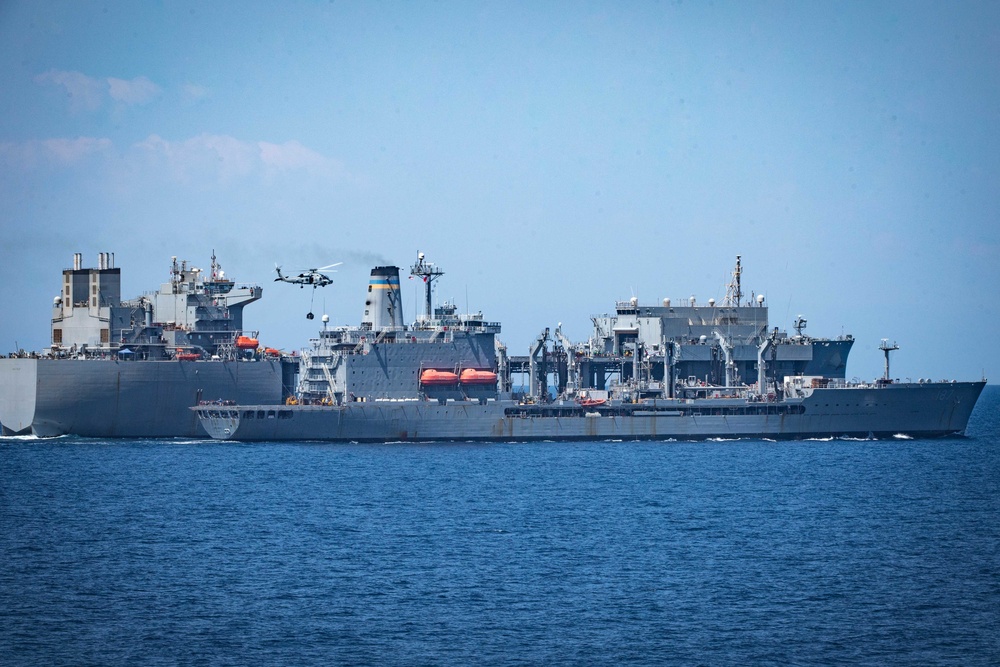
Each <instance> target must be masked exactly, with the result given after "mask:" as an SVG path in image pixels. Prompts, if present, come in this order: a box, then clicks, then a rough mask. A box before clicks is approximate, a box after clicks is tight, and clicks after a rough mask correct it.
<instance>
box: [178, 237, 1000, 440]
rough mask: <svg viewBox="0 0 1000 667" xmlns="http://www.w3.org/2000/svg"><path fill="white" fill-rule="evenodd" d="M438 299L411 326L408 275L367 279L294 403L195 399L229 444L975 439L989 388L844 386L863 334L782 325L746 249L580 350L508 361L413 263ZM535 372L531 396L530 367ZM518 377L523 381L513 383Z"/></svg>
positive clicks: (552, 338) (330, 331) (554, 340)
mask: <svg viewBox="0 0 1000 667" xmlns="http://www.w3.org/2000/svg"><path fill="white" fill-rule="evenodd" d="M410 273H411V275H413V276H415V277H418V278H420V279H422V280H423V281H424V283H425V285H426V308H425V312H424V313H423V315H422V316H419V317H417V318H416V321H415V322H413V323H412V324H409V325H405V324H404V323H403V321H402V307H401V299H400V289H399V268H398V267H395V266H380V267H376V268H375V269H373V270H372V272H371V278H370V281H369V284H368V289H367V294H366V298H365V302H364V316H363V318H362V322H361V324H360V325H358V326H340V327H330V326H329V321H328V318H327V317H326V316H324V317H323V328H322V330H321V331H320V332H319V336H318V337H317V338H315V339H313V340H312V341H311V344H310V346H309V347H308V348H307V349H305V350H303V351H302V354H301V366H300V369H299V370H300V372H299V376H298V385H297V388H296V391H295V394H294V396H289V397H287V398H286V400H285V404H284V405H273V404H254V403H252V402H247V401H243V402H239V401H236V402H234V401H229V400H223V401H206V402H204V403H202V404H200V405H198V406H196V407H194V408H192V412H193V413H195V414H197V416H198V418H199V419H200V421H201V423H202V425H203V427H204V428H205V430H206V432H207V433H208V434H209V435H210V436H211V437H213V438H217V439H223V440H242V441H251V440H325V441H357V442H366V441H371V442H393V441H430V440H488V441H493V440H509V441H530V440H574V439H629V440H632V439H651V440H652V439H658V440H667V439H707V438H739V437H765V438H775V439H778V438H785V439H788V438H809V437H821V438H826V437H854V438H872V437H875V438H886V437H937V436H948V435H955V434H963V433H964V431H965V428H966V425H967V423H968V420H969V416H970V414H971V412H972V409H973V407H974V406H975V404H976V401H977V399H978V397H979V395H980V393H981V392H982V389H983V387H984V385H985V380H984V381H978V382H922V381H921V382H916V383H912V382H905V383H901V382H898V381H893V380H891V379H890V374H889V353H890V351H891V350H892V349H895V345H893V346H889V345H886V344H884V345H883V349H884V350H885V355H886V372H885V375H884V377H883V378H881V379H879V380H876V381H873V382H867V383H863V382H853V381H852V382H848V381H847V380H846V368H847V358H848V355H849V353H850V350H851V346H852V345H853V342H854V341H853V338H852V337H850V336H842V337H840V338H837V339H825V338H813V337H811V336H808V335H806V334H805V333H804V330H805V324H806V323H805V320H804V319H803V318H802V317H799V318H798V319H797V320H796V323H795V327H794V329H795V334H793V335H789V334H787V333H785V332H782V331H779V330H778V329H777V328H771V327H770V324H769V321H768V310H767V306H766V304H765V302H764V298H763V297H762V296H756V297H755V296H753V295H752V294H751V296H750V297H749V298H744V294H743V291H742V287H741V273H742V268H741V265H740V259H739V258H737V264H736V269H735V271H734V272H733V280H732V282H731V284H730V285H729V288H728V292H727V296H726V298H725V299H724V300H723V301H722V302H721V303H716V302H715V301H714V300H709V301H708V303H703V304H700V303H698V302H697V301H696V300H695V299H694V297H692V298H691V299H689V300H687V301H686V302H685V303H684V304H683V305H674V304H673V303H671V301H670V300H664V301H663V302H662V303H661V304H657V305H653V306H642V305H640V304H639V303H638V301H637V300H636V299H631V300H629V301H625V302H620V303H618V304H616V309H615V312H614V314H608V315H600V316H595V317H592V318H591V319H592V322H593V332H592V334H591V336H590V338H589V339H588V340H587V341H586V342H583V343H573V342H571V341H570V340H568V338H567V337H566V336H565V335H564V334H563V333H562V327H561V325H560V326H557V327H556V328H555V329H554V330H550V329H545V330H543V331H542V332H541V333H540V334H539V336H538V337H537V339H536V340H535V341H534V342H533V343H532V344H531V346H530V348H529V350H528V352H529V354H528V355H526V356H523V357H519V356H508V354H507V350H506V347H505V346H504V345H503V344H502V343H501V342H500V341H499V339H498V338H497V335H498V334H499V333H500V324H499V323H497V322H490V321H487V320H485V319H484V318H483V316H482V314H481V313H475V314H459V313H458V310H457V308H456V307H455V306H454V305H453V304H448V303H445V304H442V305H440V306H439V307H437V308H435V309H433V310H432V308H431V295H432V292H431V287H432V283H433V282H434V281H435V280H436V279H438V278H440V277H441V275H443V271H442V270H441V269H439V268H438V267H436V266H435V265H433V264H430V263H429V262H426V261H425V258H424V256H423V255H422V254H420V255H418V260H417V262H416V263H415V264H414V265H413V266H412V267H411V269H410ZM525 375H526V376H527V389H526V391H525V383H524V381H523V378H524V376H525ZM518 376H520V377H521V378H522V382H521V384H520V385H519V387H518V388H517V390H515V387H514V384H513V379H514V378H515V377H518Z"/></svg>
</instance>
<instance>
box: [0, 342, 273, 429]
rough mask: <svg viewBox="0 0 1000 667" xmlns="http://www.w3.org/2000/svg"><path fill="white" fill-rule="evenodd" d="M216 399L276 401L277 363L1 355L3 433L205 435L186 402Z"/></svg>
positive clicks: (1, 419) (191, 403) (247, 401)
mask: <svg viewBox="0 0 1000 667" xmlns="http://www.w3.org/2000/svg"><path fill="white" fill-rule="evenodd" d="M289 378H290V375H289ZM218 399H223V400H234V401H240V402H246V403H261V404H270V405H275V404H278V403H280V402H281V401H282V400H283V393H282V363H281V362H280V361H279V360H261V361H253V362H245V361H240V362H236V361H111V360H93V359H92V360H74V359H30V358H18V359H0V424H2V426H3V432H4V434H8V435H9V434H18V433H32V434H34V435H37V436H42V437H47V436H58V435H79V436H86V437H101V438H111V437H129V438H134V437H201V438H204V437H206V434H205V431H204V430H203V429H202V428H201V426H200V425H199V423H198V420H197V418H196V416H195V415H194V413H192V412H191V410H190V408H191V407H192V406H194V405H197V404H198V402H199V401H200V400H218Z"/></svg>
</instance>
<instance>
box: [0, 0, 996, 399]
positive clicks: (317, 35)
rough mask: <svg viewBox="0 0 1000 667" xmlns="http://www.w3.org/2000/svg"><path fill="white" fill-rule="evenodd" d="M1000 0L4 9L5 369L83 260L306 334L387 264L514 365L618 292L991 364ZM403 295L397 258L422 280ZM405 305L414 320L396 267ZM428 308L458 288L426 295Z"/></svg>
mask: <svg viewBox="0 0 1000 667" xmlns="http://www.w3.org/2000/svg"><path fill="white" fill-rule="evenodd" d="M997 63H1000V5H998V4H997V3H988V2H987V3H972V2H955V3H921V2H916V3H914V2H898V3H896V2H889V3H886V2H844V3H834V2H827V3H814V2H789V3H777V2H734V3H727V2H714V3H708V2H683V3H682V2H676V3H673V2H670V3H631V4H624V3H588V2H566V3H562V2H559V3H473V2H435V3H431V2H415V3H355V2H345V1H343V0H336V1H335V2H308V3H302V2H284V3H239V4H234V5H233V6H230V5H229V4H228V3H201V2H191V3H189V2H160V3H134V2H85V1H82V2H44V3H39V2H17V1H10V0H8V1H7V2H4V3H3V4H0V86H2V89H3V91H4V94H3V95H2V96H0V239H2V240H0V260H2V261H0V281H2V283H0V284H2V285H3V287H2V289H0V312H3V313H6V316H4V317H2V318H0V350H2V351H3V352H7V351H10V350H13V349H14V345H15V343H17V344H18V345H20V346H21V347H24V348H28V349H40V348H42V347H44V346H45V345H47V343H48V337H49V317H50V310H49V307H50V304H51V301H52V297H53V296H54V295H55V294H56V293H58V291H59V285H60V280H61V271H62V270H63V269H64V268H68V267H69V266H70V265H71V261H72V254H73V253H74V252H82V253H83V254H84V258H85V265H87V266H93V265H96V261H97V260H96V258H97V253H99V252H102V251H109V252H114V253H115V255H116V263H117V265H118V266H119V267H120V268H121V269H122V273H123V292H124V293H125V295H128V296H137V295H139V294H140V293H142V292H144V291H148V290H152V289H155V287H156V286H157V285H159V283H161V282H164V281H165V280H166V279H167V270H168V267H169V263H170V257H171V256H174V255H176V256H178V257H180V258H186V259H189V260H191V261H192V262H194V263H195V264H196V265H199V266H207V265H208V263H209V256H210V255H211V251H212V249H215V251H216V253H217V255H218V256H219V258H220V261H221V262H222V264H223V267H224V268H225V269H226V270H227V272H228V274H229V276H230V277H232V278H234V279H236V280H241V281H254V282H259V283H261V284H263V285H264V286H265V295H264V299H263V300H262V302H260V303H259V304H255V305H253V306H251V307H250V308H249V309H248V310H247V313H246V318H247V324H248V326H250V327H252V328H255V329H259V330H260V331H261V338H262V339H263V340H264V342H265V343H266V344H268V345H271V346H274V347H283V348H285V349H288V350H291V349H295V348H298V347H301V346H303V345H304V344H305V343H306V341H307V339H308V338H309V336H310V335H313V334H314V330H315V325H314V323H311V322H309V321H307V320H306V319H305V317H304V315H305V313H306V312H307V311H308V310H309V308H310V302H309V298H310V294H309V291H308V290H299V289H296V288H293V287H291V286H288V285H284V284H275V283H273V282H272V278H273V275H274V274H273V268H274V265H275V264H276V263H277V264H281V265H282V266H283V267H285V268H288V269H301V268H305V267H309V266H319V265H324V264H330V263H333V262H337V261H343V262H344V264H343V265H342V266H341V267H340V268H339V270H338V272H337V273H336V274H335V275H334V278H335V282H334V284H333V285H332V286H330V287H327V288H325V289H323V290H321V291H318V292H317V293H316V302H315V306H314V310H315V311H316V312H317V313H320V312H327V313H329V314H330V317H331V320H332V321H333V322H335V323H357V322H359V321H360V319H361V314H362V311H363V298H364V296H363V295H364V289H365V287H366V285H367V275H368V272H369V270H370V268H371V266H373V265H374V264H377V263H388V264H396V265H399V266H401V267H404V268H405V267H408V266H409V264H410V263H412V262H413V260H414V259H415V257H416V254H417V252H418V251H423V252H425V253H426V254H427V256H428V259H429V260H431V261H434V262H436V263H437V264H439V265H440V266H441V267H443V268H444V269H445V270H446V272H447V273H446V275H445V276H444V278H442V279H441V281H440V283H439V285H440V287H439V289H438V290H437V293H438V297H440V298H451V299H453V300H454V301H455V302H456V303H457V304H458V305H459V306H460V308H461V309H462V310H466V308H467V307H468V308H470V309H471V310H473V311H477V310H482V311H483V313H484V315H485V316H486V317H487V318H489V319H492V320H499V321H501V322H502V323H503V326H504V332H503V334H502V335H501V337H502V339H503V340H504V342H506V343H507V345H508V347H509V349H510V350H511V352H512V353H515V354H524V353H526V351H527V348H528V345H529V343H530V342H531V339H532V338H533V337H534V336H535V335H536V334H537V333H538V332H539V331H540V330H541V329H543V328H544V327H546V326H548V327H555V325H556V324H558V323H559V322H562V323H563V327H564V330H565V331H566V333H567V334H568V335H569V336H570V338H572V339H574V340H584V339H586V337H587V336H588V335H589V333H590V328H591V325H590V320H589V316H590V315H593V314H598V313H604V312H608V311H610V310H612V309H613V307H614V302H615V300H616V299H625V298H628V297H630V296H633V295H635V296H638V297H639V299H640V301H644V302H658V301H659V300H661V299H662V298H663V297H668V296H669V297H671V298H673V299H675V300H678V299H686V298H688V297H689V296H691V295H695V296H697V297H698V299H699V300H700V301H707V299H708V298H710V297H714V298H716V299H719V300H721V299H722V298H723V296H724V295H725V285H726V283H727V281H728V276H729V272H730V271H731V270H732V265H733V263H734V260H735V256H736V255H737V254H740V255H742V256H743V264H744V280H743V282H744V286H745V288H746V289H747V290H754V291H756V292H757V293H763V294H765V295H766V297H767V300H768V303H769V305H770V307H771V321H772V325H777V326H780V327H781V328H783V329H789V328H791V324H792V321H793V320H794V318H795V317H796V315H799V314H802V315H803V316H805V317H806V318H807V319H808V321H809V328H808V330H807V331H808V332H809V333H812V334H813V335H829V336H837V335H840V334H843V333H850V334H853V335H854V336H855V338H856V339H857V340H858V342H857V343H856V345H855V348H854V352H853V353H852V356H851V361H850V364H849V368H848V375H849V376H859V377H865V378H870V377H873V376H877V375H878V374H880V373H881V364H882V355H881V353H880V352H879V351H878V349H877V348H878V345H879V342H880V340H881V339H882V338H889V339H890V340H895V341H897V342H898V343H899V345H900V347H901V350H900V351H899V352H897V353H896V356H895V357H894V362H893V364H894V373H893V374H894V375H897V376H899V377H913V378H917V377H934V378H944V377H948V378H951V377H956V378H960V379H976V378H979V377H980V376H981V375H982V374H983V373H984V372H985V373H986V374H987V376H989V377H991V378H992V379H994V380H995V379H996V378H997V376H998V375H1000V351H998V347H997V346H996V345H995V343H994V342H993V339H994V338H995V337H996V331H997V330H998V329H1000V306H998V299H996V298H994V296H995V293H996V292H997V288H998V287H1000V279H998V278H997V266H998V264H1000V261H998V259H1000V224H998V214H1000V194H998V192H1000V190H998V186H1000V66H998V64H997ZM404 275H405V271H404ZM405 283H406V284H405V286H404V299H405V301H406V306H405V307H406V317H407V319H408V320H411V319H412V318H413V314H414V310H415V308H416V307H418V306H417V304H418V303H419V294H418V292H417V286H416V285H415V284H413V282H412V281H405ZM436 300H437V299H436Z"/></svg>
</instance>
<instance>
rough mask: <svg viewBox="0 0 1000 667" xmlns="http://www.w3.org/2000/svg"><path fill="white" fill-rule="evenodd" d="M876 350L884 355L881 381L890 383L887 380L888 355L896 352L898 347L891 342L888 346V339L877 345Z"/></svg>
mask: <svg viewBox="0 0 1000 667" xmlns="http://www.w3.org/2000/svg"><path fill="white" fill-rule="evenodd" d="M878 349H880V350H882V352H884V353H885V375H884V376H883V377H882V379H883V380H885V381H886V382H891V380H890V379H889V353H890V352H892V351H894V350H898V349H899V346H898V345H896V342H895V341H893V343H892V345H889V339H888V338H883V339H882V344H881V345H879V347H878Z"/></svg>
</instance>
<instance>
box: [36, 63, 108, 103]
mask: <svg viewBox="0 0 1000 667" xmlns="http://www.w3.org/2000/svg"><path fill="white" fill-rule="evenodd" d="M35 82H36V83H40V84H43V85H53V86H60V87H62V88H63V89H64V90H65V91H66V97H67V98H68V99H69V106H70V108H71V109H72V110H73V111H95V110H97V109H99V108H100V107H101V104H102V102H103V101H104V94H105V91H106V90H107V84H106V82H104V81H101V80H100V79H95V78H94V77H91V76H87V75H86V74H81V73H80V72H63V71H59V70H49V71H48V72H45V73H44V74H39V75H38V76H36V77H35Z"/></svg>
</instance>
